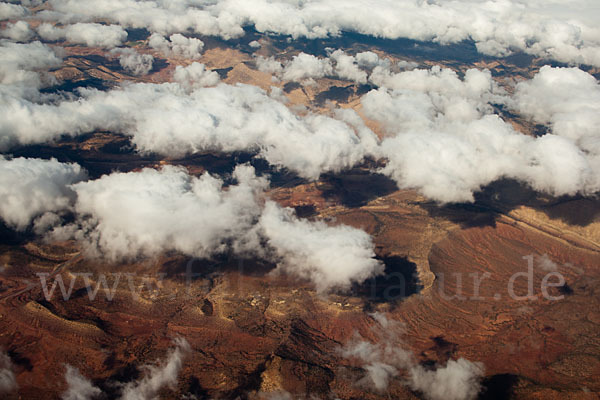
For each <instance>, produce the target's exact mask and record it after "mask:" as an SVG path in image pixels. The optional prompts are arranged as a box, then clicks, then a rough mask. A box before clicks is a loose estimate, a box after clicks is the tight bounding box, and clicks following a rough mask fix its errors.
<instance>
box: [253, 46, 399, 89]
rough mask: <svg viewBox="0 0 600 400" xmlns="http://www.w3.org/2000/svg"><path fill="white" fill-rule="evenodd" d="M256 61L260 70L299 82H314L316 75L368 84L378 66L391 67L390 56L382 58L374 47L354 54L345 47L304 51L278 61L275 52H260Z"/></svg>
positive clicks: (386, 68)
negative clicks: (324, 51) (321, 54)
mask: <svg viewBox="0 0 600 400" xmlns="http://www.w3.org/2000/svg"><path fill="white" fill-rule="evenodd" d="M328 50H330V51H331V50H332V49H328ZM255 61H256V67H257V68H258V70H259V71H262V72H268V73H271V74H274V75H275V78H276V79H282V80H284V81H297V82H300V81H309V82H311V81H312V80H313V79H319V78H323V77H326V76H330V77H337V78H339V79H343V80H349V81H353V82H356V83H358V84H365V83H367V77H368V75H369V73H370V72H371V71H372V70H373V68H374V67H376V66H379V67H380V70H378V71H379V72H378V73H379V74H381V71H389V67H390V61H389V60H388V59H383V60H382V59H380V58H379V56H378V55H377V54H375V53H373V52H370V51H367V52H363V53H357V54H356V56H352V55H349V54H346V53H345V52H344V51H343V50H335V51H331V53H330V54H329V56H328V57H316V56H313V55H311V54H306V53H300V54H298V55H297V56H294V57H292V59H291V60H287V61H284V62H283V63H282V62H280V61H277V60H276V59H275V58H274V57H273V56H271V57H263V56H256V57H255Z"/></svg>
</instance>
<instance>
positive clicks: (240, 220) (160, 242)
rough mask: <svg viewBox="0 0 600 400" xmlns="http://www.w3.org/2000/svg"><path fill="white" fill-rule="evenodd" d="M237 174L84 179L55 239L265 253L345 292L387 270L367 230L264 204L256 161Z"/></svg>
mask: <svg viewBox="0 0 600 400" xmlns="http://www.w3.org/2000/svg"><path fill="white" fill-rule="evenodd" d="M233 178H234V179H235V180H236V183H235V184H233V185H230V186H228V187H226V188H225V187H223V181H222V180H220V179H218V178H215V177H213V176H211V175H209V174H208V173H205V174H203V175H201V176H200V177H198V178H196V177H192V176H190V175H189V174H188V173H187V172H186V171H185V170H184V169H182V168H176V167H171V166H166V167H164V168H163V169H161V170H152V169H144V170H142V171H141V172H129V173H113V174H111V175H105V176H103V177H101V178H99V179H97V180H93V181H87V182H80V183H77V184H74V185H72V186H71V188H72V189H73V191H74V192H75V193H76V194H77V200H76V204H75V211H76V213H77V216H78V218H77V221H76V223H74V224H70V225H66V226H63V227H58V228H55V229H54V230H53V231H52V233H51V234H50V237H52V238H54V239H61V240H64V239H68V238H75V239H78V240H79V241H80V243H81V244H82V246H83V248H84V250H85V251H86V253H88V254H90V255H96V256H99V257H103V258H107V259H112V260H120V259H132V258H135V257H138V256H143V257H148V256H154V255H157V254H160V253H162V252H166V251H172V250H175V251H178V252H181V253H183V254H185V255H188V256H193V257H210V256H212V255H214V254H218V253H222V252H226V251H231V252H233V253H235V254H238V255H241V256H250V257H261V258H266V259H267V260H270V261H273V262H276V263H277V265H278V271H280V272H285V273H286V274H288V275H291V276H293V277H298V278H301V279H305V280H308V281H310V282H312V283H313V284H314V285H315V286H316V288H317V290H318V291H319V292H325V291H329V290H331V289H347V288H348V287H349V286H350V285H351V284H352V283H353V282H363V281H364V280H366V279H368V278H370V277H372V276H374V275H377V274H379V273H381V272H382V271H383V266H382V265H381V264H380V263H379V262H378V261H376V260H375V259H374V258H373V257H374V255H375V254H374V245H373V242H372V240H371V237H370V236H369V235H368V234H366V233H365V232H364V231H362V230H359V229H355V228H352V227H349V226H344V225H339V226H328V225H326V224H325V223H323V222H319V221H316V222H310V221H307V220H301V219H298V218H297V217H296V216H295V215H294V212H293V210H291V209H287V208H281V207H279V206H278V205H277V204H276V203H273V202H270V201H267V202H266V204H265V203H264V191H265V189H266V188H267V187H268V184H269V182H268V180H267V179H265V178H261V177H257V176H256V175H255V173H254V168H252V167H250V166H245V165H243V166H237V167H236V169H235V171H234V173H233ZM265 245H266V247H265Z"/></svg>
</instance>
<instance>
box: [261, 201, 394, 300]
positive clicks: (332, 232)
mask: <svg viewBox="0 0 600 400" xmlns="http://www.w3.org/2000/svg"><path fill="white" fill-rule="evenodd" d="M259 224H260V228H261V231H262V232H263V234H264V235H265V237H266V238H267V240H268V244H269V245H270V246H271V247H273V249H274V250H275V253H276V255H277V257H278V259H279V260H280V262H279V263H278V269H279V270H280V271H283V272H285V273H288V274H290V275H295V276H299V277H301V278H304V279H307V280H310V281H311V282H313V284H314V285H315V286H316V288H317V291H319V292H324V291H327V290H330V289H332V288H341V289H347V288H348V287H349V285H350V284H352V283H353V282H359V283H360V282H363V281H365V280H366V279H368V278H370V277H372V276H375V275H378V274H380V273H382V272H383V265H382V264H381V263H380V262H378V261H377V260H375V259H374V258H373V257H374V256H375V253H374V251H373V242H372V240H371V237H370V236H369V235H368V234H367V233H365V232H364V231H361V230H358V229H355V228H351V227H348V226H344V225H341V226H328V225H326V224H325V223H323V222H309V221H306V220H301V219H298V218H297V217H296V216H295V215H294V214H293V212H292V211H291V210H290V209H282V208H281V207H279V206H277V205H276V204H275V203H273V202H267V204H266V206H265V209H264V211H263V213H262V215H261V218H260V222H259Z"/></svg>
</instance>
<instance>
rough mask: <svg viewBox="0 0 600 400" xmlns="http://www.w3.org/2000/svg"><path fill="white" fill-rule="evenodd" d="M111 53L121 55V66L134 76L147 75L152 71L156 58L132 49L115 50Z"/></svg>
mask: <svg viewBox="0 0 600 400" xmlns="http://www.w3.org/2000/svg"><path fill="white" fill-rule="evenodd" d="M111 53H113V54H119V64H121V67H123V68H124V69H125V70H126V71H128V72H130V73H131V74H133V75H137V76H139V75H146V74H147V73H148V72H150V71H151V70H152V63H153V62H154V57H152V56H151V55H150V54H140V53H138V52H137V51H136V50H135V49H130V48H119V49H114V50H112V51H111Z"/></svg>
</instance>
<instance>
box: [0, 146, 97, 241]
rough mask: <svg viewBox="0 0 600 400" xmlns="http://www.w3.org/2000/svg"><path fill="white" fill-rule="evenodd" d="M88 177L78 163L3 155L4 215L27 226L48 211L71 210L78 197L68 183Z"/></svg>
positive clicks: (0, 205) (0, 200)
mask: <svg viewBox="0 0 600 400" xmlns="http://www.w3.org/2000/svg"><path fill="white" fill-rule="evenodd" d="M85 177H86V174H85V172H84V171H83V170H82V169H81V167H80V166H79V165H77V164H63V163H59V162H58V161H56V160H55V159H51V160H41V159H32V158H14V159H6V158H4V157H3V156H0V217H1V218H2V219H3V220H4V222H5V223H6V224H7V225H8V226H11V227H13V228H15V229H17V230H24V229H26V228H27V227H28V226H29V225H30V224H31V222H32V220H33V219H34V218H36V217H38V216H41V215H43V214H44V213H50V212H60V211H63V210H68V209H69V208H70V207H71V204H72V202H73V201H74V198H75V193H74V192H73V191H72V190H71V189H69V188H68V185H70V184H72V183H75V182H78V181H81V180H82V179H85ZM48 218H49V217H48V216H46V220H48Z"/></svg>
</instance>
